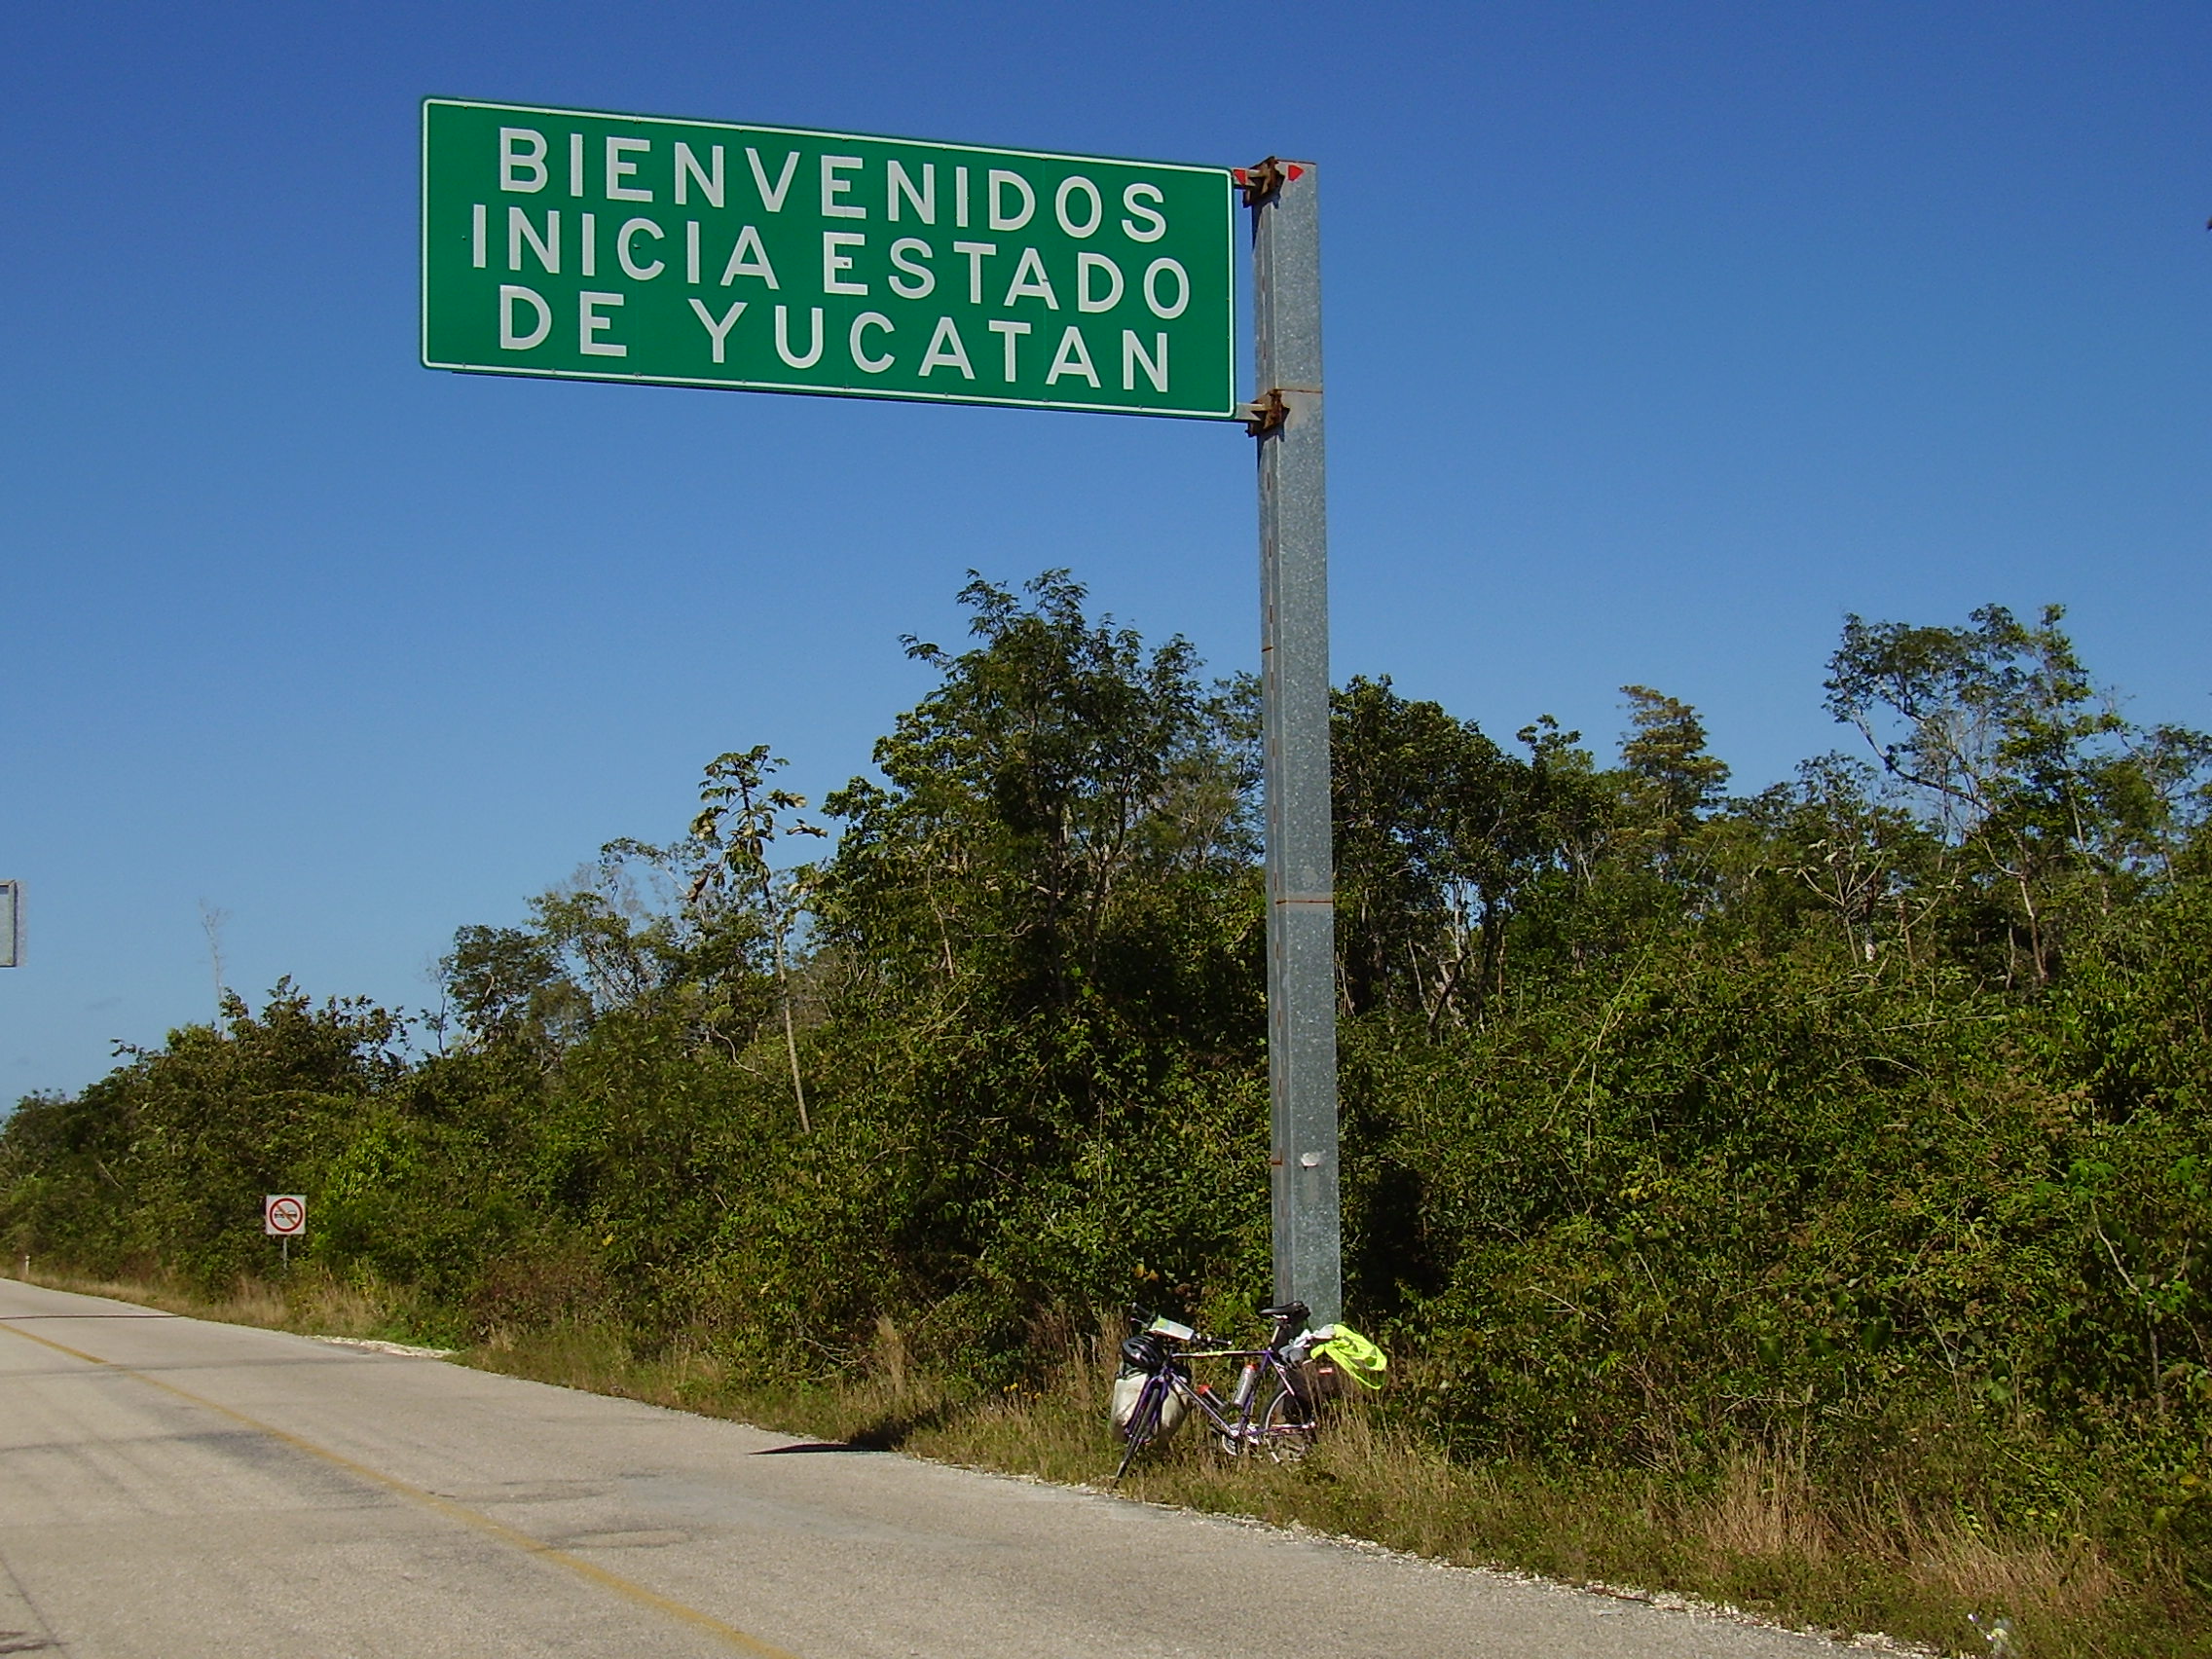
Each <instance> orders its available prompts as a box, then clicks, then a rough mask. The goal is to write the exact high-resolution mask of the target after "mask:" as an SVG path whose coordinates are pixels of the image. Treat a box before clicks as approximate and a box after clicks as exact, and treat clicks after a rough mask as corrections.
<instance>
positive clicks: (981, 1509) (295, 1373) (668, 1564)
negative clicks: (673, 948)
mask: <svg viewBox="0 0 2212 1659" xmlns="http://www.w3.org/2000/svg"><path fill="white" fill-rule="evenodd" d="M806 1447H807V1443H806V1442H803V1441H794V1440H793V1439H792V1438H791V1437H790V1436H788V1435H778V1434H770V1433H767V1432H764V1431H762V1430H760V1429H756V1428H749V1427H747V1426H745V1425H743V1424H740V1423H731V1422H721V1421H717V1420H714V1419H706V1418H695V1417H687V1416H685V1415H683V1414H682V1413H679V1412H669V1411H662V1410H659V1409H658V1408H655V1407H651V1406H644V1405H638V1404H636V1403H634V1402H631V1401H626V1400H610V1399H602V1398H600V1397H598V1396H596V1395H591V1394H581V1393H576V1392H573V1391H571V1390H569V1389H565V1388H553V1387H547V1386H545V1385H543V1384H541V1383H524V1382H518V1381H516V1380H514V1379H511V1378H505V1377H494V1376H489V1375H486V1374H485V1373H482V1372H476V1371H469V1370H465V1369H463V1368H461V1367H460V1366H456V1365H450V1364H446V1363H444V1362H442V1361H439V1360H435V1359H421V1358H407V1357H400V1356H395V1355H390V1354H385V1353H377V1352H369V1351H364V1350H361V1349H357V1348H346V1347H339V1346H331V1345H329V1344H326V1343H319V1342H315V1341H313V1340H312V1339H310V1338H305V1337H294V1336H285V1335H282V1334H280V1333H276V1332H271V1331H256V1330H248V1329H243V1328H240V1327H238V1326H233V1325H215V1324H206V1323H203V1322H202V1321H199V1320H194V1319H181V1318H175V1317H172V1316H170V1315H166V1314H162V1313H156V1312H153V1311H151V1310H149V1309H140V1308H133V1307H131V1306H129V1305H128V1304H124V1303H117V1302H105V1301H101V1300H98V1299H96V1298H93V1297H86V1296H71V1295H66V1294H63V1293H61V1292H59V1291H52V1290H44V1289H39V1288H36V1287H33V1286H28V1285H24V1284H20V1283H18V1282H17V1281H14V1280H7V1279H0V1654H4V1653H30V1652H40V1653H53V1654H68V1655H77V1656H82V1659H123V1656H136V1655H143V1656H145V1659H195V1656H197V1655H203V1654H205V1655H222V1656H223V1659H240V1656H245V1659H348V1656H354V1655H360V1656H367V1655H378V1656H383V1655H394V1656H408V1659H413V1656H430V1655H440V1656H443V1655H458V1656H470V1659H473V1656H476V1655H487V1656H488V1655H507V1654H515V1655H523V1654H529V1655H540V1654H543V1655H553V1654H558V1655H563V1656H565V1659H602V1656H605V1659H648V1656H659V1655H669V1656H676V1655H685V1656H689V1655H707V1654H729V1653H733V1652H734V1653H747V1654H753V1655H756V1656H764V1659H766V1656H775V1655H793V1656H796V1659H956V1656H969V1655H973V1656H976V1659H1016V1656H1019V1659H1094V1656H1095V1659H1155V1656H1164V1655H1190V1656H1195V1659H1196V1656H1203V1659H1211V1656H1215V1655H1220V1656H1224V1659H1226V1656H1228V1655H1234V1654H1243V1653H1279V1652H1288V1653H1311V1654H1313V1655H1316V1656H1327V1659H1365V1656H1368V1655H1377V1656H1381V1655H1390V1656H1393V1659H1394V1656H1399V1655H1403V1656H1405V1659H1441V1656H1446V1655H1467V1656H1469V1659H1535V1656H1539V1655H1540V1656H1542V1659H1819V1656H1824V1655H1830V1654H1835V1653H1838V1652H1840V1651H1842V1650H1841V1649H1839V1648H1838V1647H1835V1646H1833V1645H1831V1644H1829V1643H1826V1642H1823V1641H1815V1640H1813V1639H1810V1638H1805V1637H1798V1636H1791V1635H1788V1634H1785V1633H1782V1632H1778V1631H1771V1630H1763V1629H1754V1628H1751V1627H1747V1626H1743V1625H1738V1624H1732V1623H1729V1622H1726V1621H1723V1620H1719V1619H1714V1618H1711V1617H1704V1616H1700V1615H1697V1614H1694V1613H1690V1612H1682V1611H1667V1610H1662V1609H1660V1608H1657V1607H1653V1606H1650V1605H1647V1604H1641V1603H1636V1602H1626V1601H1620V1600H1614V1599H1609V1598H1605V1597H1601V1596H1594V1595H1588V1594H1584V1593H1581V1592H1576V1591H1568V1590H1563V1589H1558V1588H1553V1587H1548V1586H1545V1585H1540V1584H1530V1583H1526V1582H1522V1581H1519V1580H1515V1579H1511V1578H1507V1577H1504V1576H1502V1575H1498V1574H1492V1573H1485V1572H1472V1571H1464V1570H1459V1569H1455V1568H1448V1567H1431V1566H1427V1565H1423V1564H1420V1563H1416V1562H1410V1561H1406V1560H1403V1559H1400V1558H1397V1557H1392V1556H1387V1555H1384V1554H1382V1553H1380V1552H1375V1551H1367V1550H1361V1549H1358V1548H1354V1547H1350V1546H1346V1545H1340V1544H1333V1543H1326V1542H1321V1541H1316V1540H1313V1539H1309V1538H1301V1537H1297V1536H1293V1535H1290V1534H1286V1533H1282V1532H1277V1531H1273V1530H1268V1529H1264V1528H1258V1527H1250V1526H1243V1525H1239V1524H1237V1523H1235V1522H1231V1521H1223V1520H1214V1519H1206V1518H1202V1517H1198V1516H1192V1515H1187V1514H1183V1513H1180V1512H1176V1511H1171V1510H1166V1509H1161V1508H1156V1507H1152V1506H1149V1505H1144V1504H1136V1503H1128V1502H1124V1501H1120V1500H1117V1499H1115V1498H1112V1497H1108V1496H1104V1495H1101V1494H1098V1493H1082V1492H1073V1491H1066V1490H1062V1489H1058V1488H1053V1487H1047V1486H1041V1485H1033V1484H1030V1483H1027V1482H1021V1481H1012V1480H1002V1479H997V1478H994V1477H992V1476H988V1475H978V1474H972V1473H968V1472H965V1471H961V1470H956V1469H947V1468H940V1467H936V1466H934V1465H931V1464H928V1463H922V1462H917V1461H914V1460H912V1459H909V1458H904V1457H900V1456H893V1455H889V1454H878V1453H856V1452H845V1451H841V1450H835V1451H821V1452H814V1453H808V1452H807V1450H806ZM1100 1457H1101V1465H1102V1468H1103V1459H1104V1457H1105V1451H1104V1449H1103V1447H1102V1448H1101V1451H1100Z"/></svg>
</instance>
